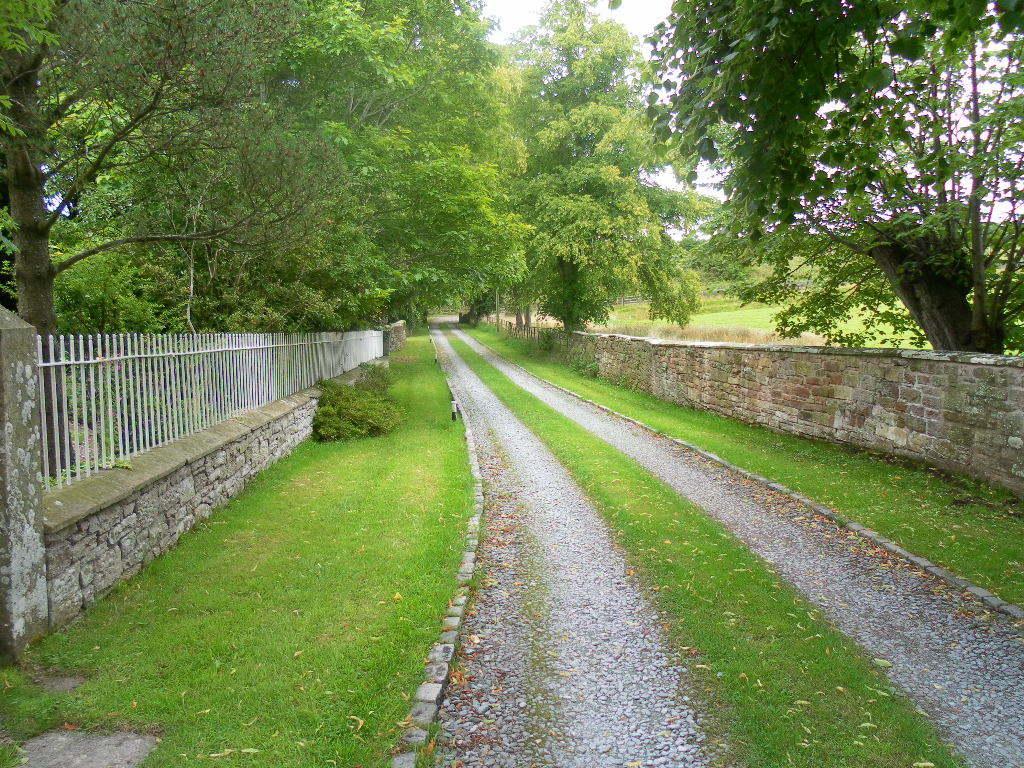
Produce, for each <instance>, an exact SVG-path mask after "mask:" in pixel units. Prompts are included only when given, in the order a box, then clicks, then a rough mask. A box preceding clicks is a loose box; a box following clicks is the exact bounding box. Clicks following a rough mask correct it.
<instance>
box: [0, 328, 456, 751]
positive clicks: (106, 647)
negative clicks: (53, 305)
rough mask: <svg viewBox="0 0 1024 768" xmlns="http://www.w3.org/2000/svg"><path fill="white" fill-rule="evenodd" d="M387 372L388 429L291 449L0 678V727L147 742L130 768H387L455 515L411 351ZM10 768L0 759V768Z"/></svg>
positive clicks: (429, 362) (446, 467)
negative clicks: (394, 406) (45, 681)
mask: <svg viewBox="0 0 1024 768" xmlns="http://www.w3.org/2000/svg"><path fill="white" fill-rule="evenodd" d="M392 362H393V365H392V368H393V370H394V373H395V384H394V387H393V390H392V392H393V394H394V396H395V397H396V399H397V400H398V401H399V403H400V404H401V406H402V408H403V410H404V412H405V415H404V421H403V424H402V426H401V427H400V428H399V429H398V430H397V431H396V432H394V433H392V434H390V435H388V436H385V437H379V438H370V439H365V440H356V441H352V442H346V443H315V442H311V441H310V442H306V443H304V444H303V445H301V446H299V448H298V449H297V450H296V451H295V452H294V453H293V454H292V455H291V456H289V457H288V458H286V459H283V460H282V461H280V462H279V463H277V464H276V465H275V466H273V467H271V468H270V469H268V470H267V471H265V472H263V473H262V474H261V475H260V476H259V477H258V478H257V479H256V480H254V481H253V483H252V484H251V485H250V486H249V487H248V488H247V489H246V490H245V492H244V493H243V494H242V495H241V496H239V497H238V498H237V499H235V500H234V501H232V502H231V503H230V504H228V505H227V506H226V507H224V508H223V509H221V510H219V511H217V512H216V513H215V514H214V516H213V517H212V518H211V519H210V520H209V521H208V522H206V523H204V524H201V525H199V526H197V528H196V529H195V530H193V531H192V532H191V533H188V534H186V535H185V536H184V537H182V539H181V541H180V543H179V544H178V546H177V547H175V548H174V549H173V550H171V551H170V552H168V553H167V554H166V555H164V556H163V557H160V558H158V559H157V560H156V561H154V562H153V563H152V564H151V565H150V566H149V567H147V568H146V570H145V571H143V572H142V573H141V574H140V575H139V576H137V577H136V578H134V579H132V580H130V581H129V582H127V583H125V584H123V585H121V586H120V587H119V588H117V589H116V590H114V591H113V592H112V593H111V594H110V595H108V596H107V597H106V598H104V599H103V600H101V601H100V602H98V603H96V604H95V605H94V606H93V607H92V608H91V609H90V610H89V611H88V612H87V613H86V615H85V616H84V617H83V618H82V619H81V620H80V621H78V622H76V623H74V624H73V625H72V626H70V627H69V628H68V629H67V630H65V631H62V632H59V633H57V634H55V635H52V636H50V637H48V638H45V639H44V640H43V641H41V642H39V643H38V644H36V645H35V646H33V647H32V648H31V649H30V651H29V653H28V656H27V658H26V662H25V666H24V667H22V668H13V667H8V668H5V669H0V678H2V681H3V691H2V692H0V718H2V721H3V726H4V728H5V729H6V730H7V732H8V733H9V734H10V735H11V736H12V737H13V738H14V739H15V740H17V741H21V740H24V739H25V738H27V737H29V736H32V735H34V734H36V733H39V732H41V731H43V730H47V729H50V728H55V727H57V728H70V729H99V730H116V729H133V730H137V731H143V732H149V733H154V734H158V735H159V736H160V738H161V741H160V744H159V746H158V747H157V749H156V750H155V751H154V752H153V754H152V755H150V757H149V758H148V759H147V761H146V762H145V765H146V767H147V768H157V767H166V768H170V767H171V766H175V768H177V767H179V766H190V765H203V766H206V765H218V766H275V768H282V767H290V768H313V767H314V766H316V767H317V768H322V767H323V766H335V767H336V768H353V767H354V766H362V767H363V768H371V767H383V766H386V765H390V750H391V747H392V745H393V744H394V742H395V740H396V739H397V736H398V733H399V726H398V723H399V722H400V721H401V720H402V719H403V718H404V717H405V716H406V715H407V714H408V711H409V697H410V696H411V695H412V693H413V691H414V690H415V689H416V686H417V685H418V684H419V683H421V682H422V679H423V659H424V657H425V655H426V653H427V651H428V649H429V648H430V645H431V644H432V643H433V642H435V641H436V640H437V635H438V631H439V629H440V625H441V619H442V617H443V616H444V614H445V610H446V607H447V603H448V600H449V599H450V598H451V597H452V595H453V594H454V592H455V585H456V580H455V575H456V572H457V570H458V567H459V562H460V558H461V552H462V539H463V535H464V533H465V521H466V519H467V517H468V515H469V513H470V509H471V502H472V480H471V477H470V473H469V468H468V459H467V455H466V447H465V441H464V438H463V431H462V425H461V423H458V422H454V423H453V422H452V421H451V420H450V418H449V412H448V408H449V406H448V396H447V394H448V391H447V386H446V384H445V380H444V377H443V375H442V374H441V372H440V370H439V369H438V368H437V367H436V365H435V364H434V361H433V348H432V346H431V344H430V342H429V340H428V339H427V337H425V336H422V335H420V336H414V337H412V338H411V339H410V340H409V342H408V345H407V347H406V349H405V350H403V351H402V352H400V353H396V354H395V355H394V356H393V357H392ZM44 669H45V670H56V671H62V672H73V673H76V674H80V675H82V676H83V677H85V678H86V682H85V683H84V684H83V685H82V686H81V687H80V688H78V689H77V690H75V691H74V692H73V693H71V694H67V695H50V694H47V693H45V692H44V691H43V690H42V689H41V688H39V687H37V686H36V685H34V684H33V683H32V682H31V677H32V676H33V674H34V673H35V672H36V671H37V670H44ZM17 760H18V757H17V751H16V749H15V748H14V747H11V746H7V747H0V765H4V766H13V765H15V764H16V763H17Z"/></svg>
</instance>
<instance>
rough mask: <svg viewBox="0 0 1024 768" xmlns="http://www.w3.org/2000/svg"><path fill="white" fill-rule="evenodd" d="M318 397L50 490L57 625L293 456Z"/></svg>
mask: <svg viewBox="0 0 1024 768" xmlns="http://www.w3.org/2000/svg"><path fill="white" fill-rule="evenodd" d="M318 396H319V393H318V392H317V390H306V391H305V392H302V393H299V394H297V395H293V396H292V397H290V398H285V399H284V400H278V401H276V402H275V403H272V404H270V405H268V406H266V407H264V408H261V409H259V410H257V411H253V412H250V413H248V414H245V415H244V416H240V417H237V418H235V419H230V420H229V421H227V422H222V423H221V424H218V425H217V426H216V427H213V428H211V429H210V430H206V431H205V432H203V433H200V434H198V435H193V436H190V437H187V438H184V439H182V440H179V441H177V442H176V443H174V444H171V445H168V446H164V447H162V448H157V449H154V450H153V451H150V452H149V453H148V454H145V455H144V456H142V457H139V459H138V460H137V461H142V462H143V463H144V464H145V466H143V467H138V468H133V469H131V470H112V471H111V472H109V473H106V475H105V476H104V475H101V476H97V478H95V480H96V482H95V483H92V484H90V480H83V481H81V482H80V483H77V484H75V485H72V486H69V487H67V488H65V489H62V490H61V491H56V492H51V493H50V494H48V495H47V498H46V499H45V501H44V510H45V517H44V521H45V542H46V570H47V577H48V578H47V583H48V595H49V614H50V626H51V627H57V626H60V625H62V624H65V623H67V622H68V621H70V620H71V619H73V618H75V617H76V616H77V615H78V614H80V613H81V612H82V611H83V610H84V609H85V608H86V607H87V606H88V605H89V604H90V603H92V602H94V601H95V600H96V599H97V598H98V597H100V596H101V595H103V593H105V592H106V591H107V590H109V589H110V588H111V587H113V586H114V585H116V584H117V583H118V582H120V581H123V580H124V579H127V578H129V577H130V576H132V575H134V574H135V573H137V572H138V571H139V570H141V569H142V567H143V566H144V565H146V564H147V563H148V562H150V561H151V560H153V559H154V558H156V557H157V556H158V555H160V554H162V553H164V552H166V551H167V550H168V549H170V548H171V547H172V546H174V544H175V543H176V542H177V541H178V539H179V538H180V537H181V535H182V534H183V533H185V532H186V531H188V530H190V529H191V528H192V527H193V526H194V525H195V524H196V523H198V522H201V521H203V520H205V519H207V518H208V517H209V516H210V515H211V514H212V513H213V511H214V510H215V509H216V508H217V507H219V506H220V505H222V504H224V503H225V502H226V501H228V500H229V499H231V498H232V497H234V496H237V495H238V493H239V492H240V491H241V490H242V488H244V487H245V485H246V484H247V483H248V482H249V480H251V479H252V477H253V476H254V475H256V474H257V473H259V472H260V471H262V470H263V469H265V468H267V467H268V466H270V465H271V464H273V463H274V462H276V461H277V460H278V459H280V458H282V457H284V456H286V455H288V454H289V453H291V452H292V450H294V448H295V447H296V446H297V445H298V444H299V443H300V442H302V441H303V440H305V439H306V438H307V437H308V436H309V434H310V432H311V430H312V423H313V414H314V412H315V411H316V404H317V399H318ZM210 433H213V434H210ZM137 472H140V473H141V476H139V475H136V474H135V473H137ZM117 475H121V476H120V477H118V476H117Z"/></svg>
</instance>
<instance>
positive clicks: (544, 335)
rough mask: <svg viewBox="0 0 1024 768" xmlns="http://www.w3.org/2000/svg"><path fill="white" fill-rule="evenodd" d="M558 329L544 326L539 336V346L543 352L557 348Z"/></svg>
mask: <svg viewBox="0 0 1024 768" xmlns="http://www.w3.org/2000/svg"><path fill="white" fill-rule="evenodd" d="M556 333H557V331H554V330H552V329H550V328H544V329H543V330H542V331H541V332H540V334H539V335H538V336H537V346H538V347H540V349H541V351H542V352H553V351H554V349H555V342H556V340H557V339H556V336H555V334H556Z"/></svg>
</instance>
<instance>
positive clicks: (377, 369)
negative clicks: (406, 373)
mask: <svg viewBox="0 0 1024 768" xmlns="http://www.w3.org/2000/svg"><path fill="white" fill-rule="evenodd" d="M359 371H360V376H359V381H357V382H356V387H357V388H358V389H363V390H366V391H367V392H373V393H374V394H377V395H381V396H384V395H387V393H388V390H389V389H391V385H392V384H393V383H394V378H393V377H392V376H391V369H390V368H388V367H386V366H383V365H371V364H370V363H363V364H362V365H360V366H359Z"/></svg>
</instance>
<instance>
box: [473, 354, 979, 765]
mask: <svg viewBox="0 0 1024 768" xmlns="http://www.w3.org/2000/svg"><path fill="white" fill-rule="evenodd" d="M453 343H454V346H455V348H456V350H457V351H458V353H459V354H460V355H461V356H462V357H463V359H464V360H466V362H467V363H468V364H469V366H470V367H471V368H472V369H473V371H474V372H475V373H476V374H477V375H478V376H479V377H480V378H481V379H482V380H483V381H484V383H485V384H486V385H487V386H488V387H490V388H491V389H492V390H493V391H494V392H495V394H496V395H497V396H498V397H499V398H500V399H501V401H502V402H504V403H505V405H506V406H508V407H509V408H510V409H511V410H512V411H513V412H514V413H515V414H516V415H517V416H518V417H519V418H520V419H521V420H522V421H523V422H524V423H525V424H526V425H527V426H528V427H529V428H530V429H531V430H532V431H533V432H534V433H535V434H536V435H537V436H538V437H539V438H540V439H541V440H543V441H544V443H545V444H546V445H547V446H548V448H549V449H550V450H551V451H552V452H553V453H554V454H555V456H556V457H557V458H558V459H559V461H561V462H562V463H563V464H564V465H565V467H566V469H567V470H568V471H569V472H570V474H572V476H573V478H574V479H575V480H576V481H577V482H578V483H579V484H580V486H581V487H582V488H583V489H584V491H585V492H586V493H587V495H588V496H589V497H590V498H591V500H592V501H593V502H594V504H595V505H596V506H597V508H598V510H599V511H600V512H601V513H602V515H603V516H604V517H605V518H606V519H607V521H608V523H609V524H610V526H611V528H612V531H613V533H614V534H615V535H616V537H617V539H618V540H619V542H620V543H621V544H622V546H623V548H624V549H625V551H626V553H627V557H628V558H629V561H630V564H631V566H632V567H634V568H635V569H636V570H637V574H638V576H639V577H640V579H641V581H642V582H643V584H644V585H645V586H646V587H647V588H648V589H649V592H650V594H651V595H652V597H653V599H654V601H655V604H656V605H657V607H658V609H659V610H660V611H661V612H662V615H663V618H664V619H665V622H666V625H665V626H666V630H667V632H668V634H669V636H670V638H671V640H672V642H673V643H674V645H675V647H676V648H677V649H678V650H679V651H680V652H681V653H683V654H684V655H685V656H688V657H690V668H691V671H692V673H693V679H694V681H695V684H696V685H697V687H698V693H699V694H700V695H701V697H702V698H703V699H704V700H705V701H704V705H705V707H706V709H707V711H709V712H713V713H714V715H713V723H712V728H715V729H716V730H719V731H721V735H722V736H723V737H724V740H725V742H726V744H727V745H728V750H729V753H730V756H734V757H736V758H738V759H739V760H740V761H741V763H742V764H743V765H746V766H748V767H749V768H781V767H782V766H807V768H811V767H812V766H813V767H814V768H831V767H834V768H840V767H842V768H848V766H853V765H856V766H858V767H859V768H911V766H913V765H915V764H917V765H931V766H935V768H947V767H950V766H959V765H962V763H961V762H960V761H959V760H958V759H957V758H956V757H955V756H954V755H952V754H951V753H950V751H949V750H948V748H947V747H945V746H944V745H943V744H942V742H941V740H940V739H939V738H938V736H937V734H936V732H935V730H934V728H933V727H932V725H931V724H930V723H929V722H928V721H927V719H926V718H925V717H923V716H922V715H920V714H918V713H917V712H916V711H915V709H914V707H913V705H912V704H911V703H910V702H909V701H908V700H907V699H905V698H904V697H902V696H901V695H900V694H898V693H896V692H895V691H894V689H893V687H892V684H891V683H890V682H889V680H888V679H887V678H886V677H885V676H884V675H883V674H882V673H881V672H880V671H879V670H878V669H876V668H875V667H874V666H873V664H872V661H871V660H869V659H868V658H866V657H865V656H864V654H863V652H862V651H861V650H860V649H859V648H858V647H857V646H856V645H855V644H854V643H853V642H852V641H850V640H848V639H847V638H846V637H845V636H843V635H842V634H841V633H839V632H837V631H836V630H834V629H833V628H832V627H831V626H830V625H829V624H828V623H827V622H826V621H825V620H823V619H822V618H821V617H820V616H819V614H818V612H817V611H816V610H815V609H814V608H813V607H812V606H810V605H809V604H808V603H807V602H806V601H804V600H803V599H802V598H801V597H800V596H799V595H798V594H797V593H796V592H795V591H794V590H793V589H791V588H790V587H788V586H787V585H785V584H784V583H782V582H781V581H780V580H779V579H778V577H777V576H776V575H775V574H774V572H773V571H771V569H770V568H768V567H767V566H766V565H765V564H764V563H763V562H762V561H761V560H760V559H759V558H758V557H757V556H756V555H754V554H753V553H751V552H750V550H749V549H747V548H746V547H745V546H744V545H743V544H742V542H740V541H738V540H737V539H736V538H735V537H733V536H732V535H731V534H729V533H728V531H727V530H726V529H725V528H724V527H723V526H721V525H720V524H719V523H718V522H717V521H715V520H713V519H711V518H710V517H708V516H707V515H706V514H704V513H703V512H702V511H701V510H700V509H698V508H697V507H695V506H694V505H693V504H690V503H689V502H688V501H686V500H685V499H683V498H681V497H680V496H679V495H678V494H676V493H675V492H674V491H673V490H672V489H671V488H669V487H668V486H667V485H665V484H664V483H662V482H661V481H660V480H658V479H657V478H655V477H654V476H652V475H651V474H649V473H648V472H646V471H645V470H644V469H643V468H642V467H640V466H639V465H638V464H637V463H636V462H634V461H633V460H632V459H629V458H627V457H626V456H624V455H623V454H621V453H619V452H618V451H617V450H615V449H614V448H612V447H611V446H609V445H608V444H607V443H605V442H603V441H602V440H600V439H599V438H597V437H594V436H593V435H591V434H590V433H589V432H587V431H586V430H585V429H583V428H582V427H580V426H579V425H577V424H576V423H575V422H573V421H571V420H570V419H569V418H567V417H565V416H562V415H561V414H559V413H558V412H557V411H555V410H554V409H552V408H550V407H549V406H547V405H545V404H544V403H542V402H541V401H540V400H538V399H537V398H535V397H534V396H533V395H530V394H529V393H527V392H526V391H524V390H522V389H520V388H519V387H518V386H516V385H515V384H514V383H512V382H511V381H510V380H509V379H508V378H506V377H505V376H504V375H503V374H501V373H500V372H499V371H498V370H497V369H495V368H493V367H491V366H490V365H489V364H488V363H487V362H486V361H485V360H484V359H483V358H482V357H480V356H479V355H477V354H476V353H475V352H473V351H472V350H471V349H470V348H469V347H468V346H467V345H466V344H465V343H463V342H461V341H458V340H455V341H454V342H453Z"/></svg>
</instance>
